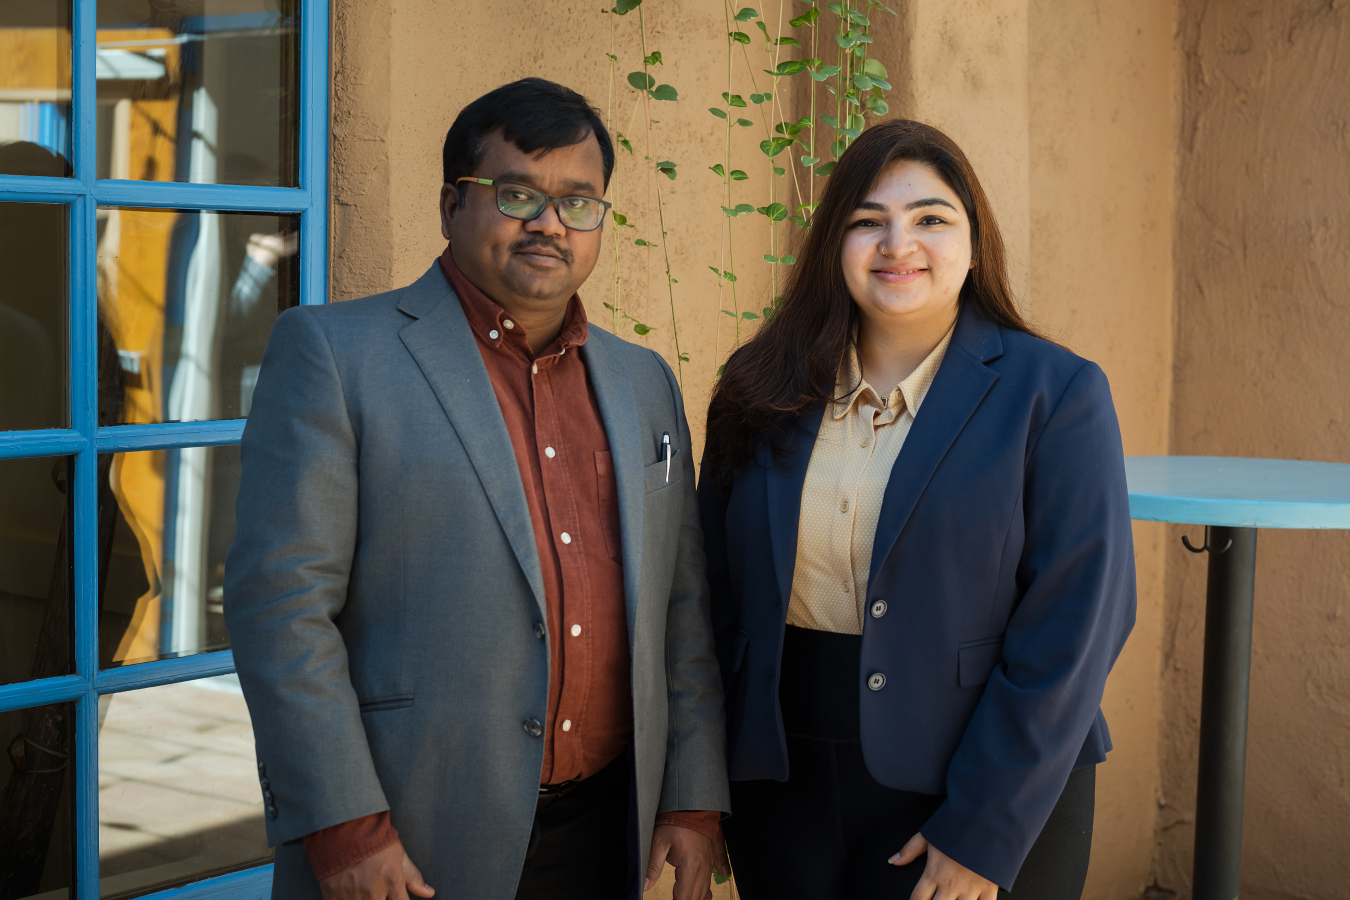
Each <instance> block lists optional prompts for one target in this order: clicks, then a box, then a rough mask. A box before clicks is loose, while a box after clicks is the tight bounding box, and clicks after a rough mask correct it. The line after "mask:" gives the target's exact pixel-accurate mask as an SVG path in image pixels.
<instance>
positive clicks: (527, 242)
mask: <svg viewBox="0 0 1350 900" xmlns="http://www.w3.org/2000/svg"><path fill="white" fill-rule="evenodd" d="M530 250H549V251H551V252H553V253H555V254H557V255H558V256H559V257H560V258H561V259H562V261H563V262H565V263H567V264H568V265H571V264H572V251H571V250H568V249H566V248H565V247H562V246H559V245H558V244H557V243H555V242H553V241H552V240H549V239H548V238H544V237H527V238H521V239H520V240H518V241H516V242H515V243H514V244H512V245H511V252H512V253H526V252H528V251H530Z"/></svg>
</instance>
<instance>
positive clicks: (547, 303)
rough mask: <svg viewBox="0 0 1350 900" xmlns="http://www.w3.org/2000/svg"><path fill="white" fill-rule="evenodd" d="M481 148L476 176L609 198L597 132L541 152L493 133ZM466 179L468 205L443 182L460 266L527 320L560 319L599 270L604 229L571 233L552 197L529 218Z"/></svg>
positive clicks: (444, 212)
mask: <svg viewBox="0 0 1350 900" xmlns="http://www.w3.org/2000/svg"><path fill="white" fill-rule="evenodd" d="M483 150H484V152H483V160H482V162H481V163H479V165H478V167H477V169H475V170H474V172H473V175H474V177H476V178H489V179H492V180H493V181H496V182H499V183H500V182H503V181H506V182H510V183H512V184H523V185H525V186H527V187H532V188H535V189H536V190H540V191H543V192H544V193H545V194H548V195H550V196H554V197H564V196H574V195H576V196H584V197H596V198H601V197H603V196H604V193H605V187H604V185H605V170H604V162H603V160H602V158H601V155H600V145H599V143H597V142H596V139H595V136H594V135H587V136H586V138H585V139H584V140H582V141H581V142H580V143H578V144H573V145H572V146H570V147H559V148H557V149H555V150H549V151H547V152H546V153H544V154H543V155H542V156H541V155H539V154H538V153H524V152H522V151H521V150H520V148H518V147H517V146H516V145H515V144H512V143H510V142H509V141H507V140H505V139H504V138H503V137H502V135H501V132H500V131H494V132H491V133H490V134H488V135H486V136H485V137H484V139H483ZM465 184H466V186H467V187H468V196H467V200H466V201H465V202H464V203H463V204H462V205H461V204H460V202H459V190H458V188H457V187H456V186H455V185H449V184H448V185H445V186H443V187H442V188H441V233H442V235H444V237H445V238H446V239H447V240H449V241H450V242H451V248H452V252H453V253H454V257H455V263H456V265H458V266H459V268H460V270H461V271H462V272H463V273H464V275H465V276H466V277H467V278H468V279H469V280H470V281H471V282H473V283H474V285H476V286H477V287H478V288H479V290H481V291H483V293H485V294H487V295H488V296H489V297H491V298H492V299H493V300H495V301H496V302H497V303H498V304H499V305H501V307H502V308H503V309H505V310H507V311H508V312H510V313H513V314H515V315H516V316H518V317H520V318H521V319H522V320H526V321H528V320H529V319H531V318H539V317H543V318H551V317H553V316H556V317H558V318H559V319H560V318H561V316H562V313H563V311H564V310H565V309H566V306H567V301H568V299H569V298H571V296H572V295H573V294H574V293H576V291H577V288H579V287H581V284H582V282H584V281H585V280H586V278H587V277H588V276H589V275H590V274H591V270H592V269H594V268H595V262H596V260H597V259H598V258H599V256H600V241H601V236H602V234H603V231H604V229H603V228H597V229H595V230H594V231H573V230H571V229H569V228H567V227H565V226H564V225H563V224H562V222H560V221H559V220H558V211H557V209H556V208H555V207H554V205H553V204H552V203H549V204H548V205H547V206H545V207H544V211H543V212H541V213H540V214H539V216H538V217H536V218H534V219H531V220H530V221H528V222H522V221H520V220H519V219H512V218H509V217H507V216H505V215H503V214H502V212H501V211H500V210H499V209H498V208H497V200H496V188H494V187H490V186H488V185H483V184H475V183H469V182H466V183H465Z"/></svg>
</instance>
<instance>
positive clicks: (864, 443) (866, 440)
mask: <svg viewBox="0 0 1350 900" xmlns="http://www.w3.org/2000/svg"><path fill="white" fill-rule="evenodd" d="M870 443H872V437H871V435H868V436H866V437H864V438H863V439H862V443H860V444H859V445H858V446H859V447H866V446H867V445H868V444H870Z"/></svg>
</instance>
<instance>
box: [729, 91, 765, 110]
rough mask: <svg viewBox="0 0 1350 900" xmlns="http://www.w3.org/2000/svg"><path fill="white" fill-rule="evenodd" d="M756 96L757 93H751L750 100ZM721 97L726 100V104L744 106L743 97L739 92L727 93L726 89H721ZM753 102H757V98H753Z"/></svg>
mask: <svg viewBox="0 0 1350 900" xmlns="http://www.w3.org/2000/svg"><path fill="white" fill-rule="evenodd" d="M757 96H759V95H758V94H751V95H750V99H751V100H755V97H757ZM722 99H723V100H725V101H727V105H728V106H735V107H740V108H745V98H744V97H742V96H741V95H740V94H728V93H727V92H726V91H723V92H722ZM755 102H756V103H758V102H759V101H758V100H755Z"/></svg>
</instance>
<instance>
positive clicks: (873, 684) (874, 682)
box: [867, 672, 886, 691]
mask: <svg viewBox="0 0 1350 900" xmlns="http://www.w3.org/2000/svg"><path fill="white" fill-rule="evenodd" d="M867 686H868V687H869V688H871V689H872V690H874V691H879V690H881V689H882V688H884V687H885V686H886V676H885V675H882V674H881V673H880V672H874V673H872V677H871V678H868V679H867Z"/></svg>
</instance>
